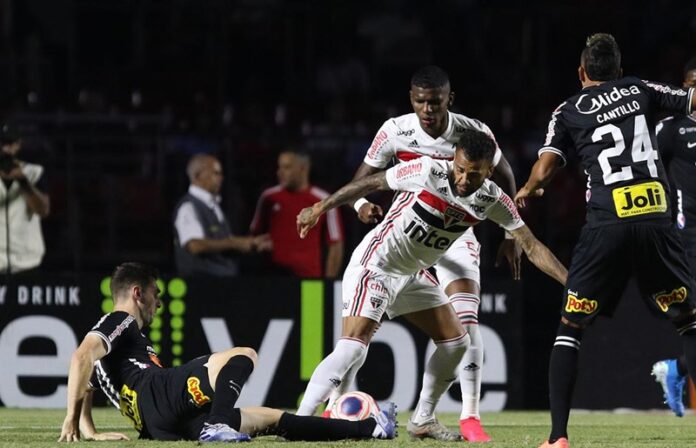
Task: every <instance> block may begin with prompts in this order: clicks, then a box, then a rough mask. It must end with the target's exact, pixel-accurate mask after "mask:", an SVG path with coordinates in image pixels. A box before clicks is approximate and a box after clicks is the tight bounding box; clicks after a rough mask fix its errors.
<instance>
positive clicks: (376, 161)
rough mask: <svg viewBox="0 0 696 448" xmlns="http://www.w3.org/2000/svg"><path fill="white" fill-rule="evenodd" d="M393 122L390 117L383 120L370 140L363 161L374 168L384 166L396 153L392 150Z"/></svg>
mask: <svg viewBox="0 0 696 448" xmlns="http://www.w3.org/2000/svg"><path fill="white" fill-rule="evenodd" d="M393 128H394V124H393V123H392V121H391V119H390V120H387V121H385V122H384V124H383V125H382V127H381V128H379V131H377V134H376V135H375V138H374V139H373V140H372V144H371V145H370V148H369V149H368V150H367V154H365V158H364V159H363V162H364V163H365V164H367V165H370V166H372V167H374V168H386V167H387V165H389V162H390V161H391V160H392V158H393V157H394V155H395V154H396V153H395V151H394V135H393V134H394V131H393Z"/></svg>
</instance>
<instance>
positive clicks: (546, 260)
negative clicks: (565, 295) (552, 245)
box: [510, 226, 568, 286]
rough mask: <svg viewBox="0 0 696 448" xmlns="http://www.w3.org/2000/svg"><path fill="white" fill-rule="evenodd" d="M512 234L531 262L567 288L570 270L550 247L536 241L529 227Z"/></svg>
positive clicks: (514, 231) (521, 228) (523, 227)
mask: <svg viewBox="0 0 696 448" xmlns="http://www.w3.org/2000/svg"><path fill="white" fill-rule="evenodd" d="M510 233H512V236H514V237H515V239H516V240H517V241H518V242H519V243H520V246H522V250H524V252H525V253H526V254H527V257H528V258H529V261H531V262H532V263H534V265H535V266H536V267H538V268H539V269H541V270H542V271H544V272H545V273H546V274H547V275H549V276H550V277H553V278H554V279H556V281H558V282H559V283H560V284H561V285H563V286H565V284H566V280H567V278H568V270H567V269H566V268H565V266H563V264H562V263H561V262H560V261H558V258H556V256H555V255H554V254H553V253H551V251H550V250H549V248H548V247H546V246H545V245H544V244H543V243H541V241H539V240H538V239H536V237H535V236H534V235H533V234H532V232H531V230H529V227H527V226H522V227H520V228H519V229H515V230H512V231H511V232H510Z"/></svg>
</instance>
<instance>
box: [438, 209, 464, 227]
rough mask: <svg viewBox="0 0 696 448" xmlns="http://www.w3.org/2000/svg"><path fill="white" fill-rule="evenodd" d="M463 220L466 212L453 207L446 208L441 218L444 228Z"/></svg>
mask: <svg viewBox="0 0 696 448" xmlns="http://www.w3.org/2000/svg"><path fill="white" fill-rule="evenodd" d="M464 218H466V211H464V210H462V209H460V208H454V207H447V208H446V209H445V213H443V216H442V220H443V222H444V223H445V228H447V227H449V226H451V225H453V224H456V223H458V222H459V221H464Z"/></svg>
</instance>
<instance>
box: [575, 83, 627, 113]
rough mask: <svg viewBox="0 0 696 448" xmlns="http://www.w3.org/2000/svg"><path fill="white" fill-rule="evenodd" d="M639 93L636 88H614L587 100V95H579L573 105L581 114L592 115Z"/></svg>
mask: <svg viewBox="0 0 696 448" xmlns="http://www.w3.org/2000/svg"><path fill="white" fill-rule="evenodd" d="M639 93H640V89H639V88H638V86H631V87H629V88H628V89H619V88H617V87H614V88H613V89H611V91H609V92H605V93H602V94H600V95H598V96H596V97H594V98H589V99H588V98H586V97H589V94H587V93H585V94H583V95H580V98H578V101H577V102H576V103H575V108H576V109H577V110H578V112H580V113H581V114H594V113H595V112H597V111H598V110H599V109H601V108H602V107H605V106H609V105H610V104H613V103H615V102H616V101H619V100H620V99H622V98H623V97H625V96H631V95H638V94H639Z"/></svg>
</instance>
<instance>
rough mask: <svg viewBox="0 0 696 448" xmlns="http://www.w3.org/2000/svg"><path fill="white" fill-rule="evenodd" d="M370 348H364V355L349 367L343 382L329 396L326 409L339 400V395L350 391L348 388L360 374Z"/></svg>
mask: <svg viewBox="0 0 696 448" xmlns="http://www.w3.org/2000/svg"><path fill="white" fill-rule="evenodd" d="M369 350H370V346H367V347H365V350H363V352H362V356H360V358H359V359H358V360H356V361H355V362H354V363H353V365H352V366H350V369H348V372H347V373H346V374H345V376H344V377H343V381H341V384H340V385H339V386H338V387H337V388H336V389H334V390H333V391H332V392H331V396H330V397H329V404H327V405H326V409H331V407H332V406H333V404H334V402H335V401H336V400H338V397H340V396H341V395H343V394H345V393H346V392H348V388H349V387H350V386H351V384H353V381H355V376H356V375H357V374H358V371H359V370H360V368H361V367H362V366H363V364H365V360H366V359H367V353H368V351H369Z"/></svg>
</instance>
